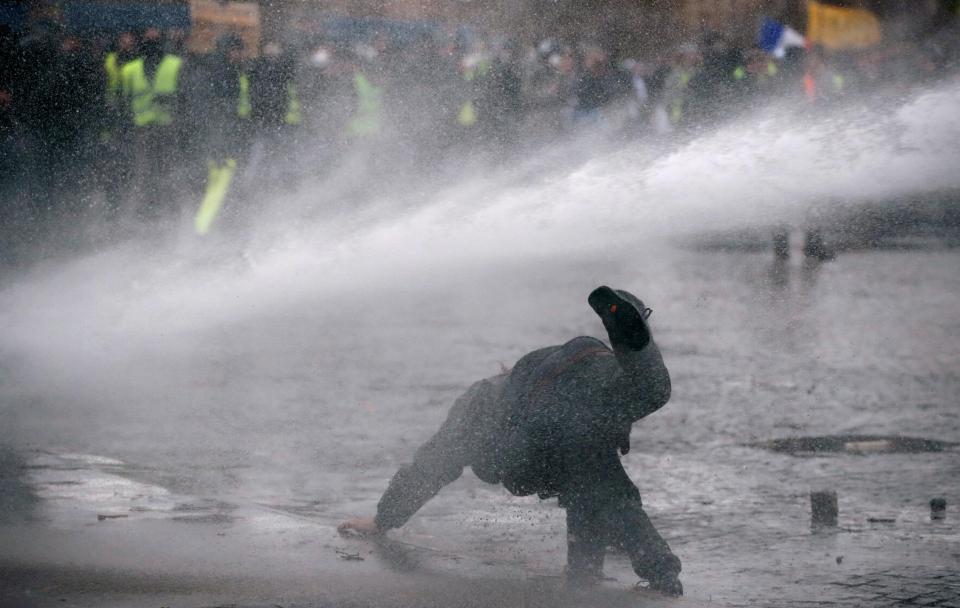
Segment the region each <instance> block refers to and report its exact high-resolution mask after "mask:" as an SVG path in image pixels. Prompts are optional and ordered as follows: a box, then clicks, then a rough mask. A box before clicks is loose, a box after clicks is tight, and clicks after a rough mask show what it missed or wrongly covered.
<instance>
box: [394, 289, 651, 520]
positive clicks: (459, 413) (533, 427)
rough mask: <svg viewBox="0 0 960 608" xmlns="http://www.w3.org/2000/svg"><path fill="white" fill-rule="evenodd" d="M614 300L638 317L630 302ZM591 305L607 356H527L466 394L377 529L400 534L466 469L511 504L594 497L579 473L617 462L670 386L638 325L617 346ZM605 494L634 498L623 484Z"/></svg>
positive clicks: (398, 485)
mask: <svg viewBox="0 0 960 608" xmlns="http://www.w3.org/2000/svg"><path fill="white" fill-rule="evenodd" d="M604 289H608V288H604ZM610 292H611V293H612V290H610ZM595 293H596V292H595ZM617 294H619V296H629V297H630V298H632V299H633V300H634V301H636V303H637V304H638V305H639V310H640V311H643V310H645V309H644V307H643V304H642V303H641V302H640V301H639V300H636V298H635V297H633V296H632V295H630V294H627V293H626V292H617ZM591 305H592V306H594V309H595V310H597V312H598V314H600V315H601V317H602V318H604V324H605V325H607V329H608V331H609V332H610V333H611V340H612V341H614V344H615V350H611V349H610V348H609V347H607V346H606V345H605V344H604V343H603V342H601V341H600V340H597V339H595V338H590V337H585V336H581V337H579V338H575V339H573V340H571V341H570V342H567V343H566V344H564V345H562V346H551V347H548V348H543V349H540V350H536V351H533V352H531V353H529V354H527V355H525V356H524V357H522V358H521V359H520V360H519V361H518V362H517V364H516V365H515V366H514V368H513V369H512V370H511V371H510V372H508V373H504V374H501V375H499V376H495V377H492V378H488V379H485V380H481V381H479V382H477V383H475V384H473V385H472V386H471V387H470V388H469V389H468V390H467V392H466V393H464V394H463V395H462V396H461V397H460V398H459V399H457V401H456V402H455V403H454V406H453V408H452V409H451V411H450V414H449V416H448V417H447V420H446V421H445V422H444V423H443V426H441V428H440V430H439V431H438V432H437V433H436V434H435V435H434V436H433V437H432V438H431V439H430V440H429V441H428V442H427V443H426V444H424V445H423V446H422V447H421V448H420V449H419V450H417V453H416V455H415V457H414V460H413V462H412V463H411V464H409V465H406V466H404V467H402V468H401V469H400V470H399V471H398V472H397V473H396V475H395V476H394V477H393V479H392V480H391V482H390V485H389V487H388V488H387V491H386V492H385V493H384V495H383V497H382V498H381V500H380V503H379V504H378V506H377V516H376V521H377V524H378V525H379V526H380V528H382V529H388V528H397V527H400V526H402V525H403V524H404V523H406V522H407V520H408V519H409V518H410V517H411V516H413V514H414V513H416V512H417V510H418V509H419V508H420V507H421V506H423V504H424V503H426V502H427V501H428V500H429V499H430V498H432V497H433V496H434V495H436V493H437V492H438V491H439V490H440V488H442V487H443V486H445V485H447V484H448V483H450V482H452V481H454V480H455V479H457V478H458V477H459V476H460V474H461V473H462V472H463V469H464V467H467V466H469V467H471V468H472V469H473V471H474V473H475V474H476V475H477V477H479V478H480V479H482V480H483V481H486V482H488V483H503V485H504V487H506V488H507V490H509V491H510V492H511V493H513V494H516V495H528V494H539V495H540V496H541V497H542V498H546V497H550V496H560V499H561V501H563V500H564V498H565V496H566V497H570V496H572V495H575V494H577V493H579V492H581V491H596V488H590V489H587V486H588V485H590V483H591V479H587V478H585V477H589V476H588V475H584V470H585V469H584V468H583V466H582V463H583V462H585V461H597V460H598V455H604V454H606V455H609V454H610V453H611V452H612V453H613V454H615V453H616V450H617V449H619V450H620V451H621V452H622V453H626V452H627V451H628V450H629V436H630V427H631V425H632V424H633V422H635V421H637V420H639V419H640V418H643V417H644V416H647V415H648V414H650V413H652V412H654V411H656V410H658V409H659V408H661V407H662V406H663V405H664V404H665V403H666V402H667V400H668V399H669V398H670V376H669V374H668V372H667V368H666V366H665V365H664V363H663V358H662V357H661V355H660V351H659V349H658V348H657V345H656V344H655V343H654V342H653V340H652V339H650V338H649V330H648V328H646V323H645V321H643V322H641V323H642V325H643V327H642V328H641V330H646V335H647V337H646V339H645V340H643V341H642V343H637V342H636V341H634V342H633V343H632V344H631V345H624V344H622V343H619V344H618V342H622V341H621V340H620V339H619V337H618V336H616V331H615V330H613V331H612V330H611V327H612V325H611V324H610V323H608V320H609V318H608V317H609V316H610V315H609V313H606V312H604V310H605V309H604V306H605V305H603V304H596V303H594V302H593V301H591ZM614 310H615V309H614ZM604 314H607V317H604ZM611 323H612V321H611ZM613 490H614V491H617V492H620V491H626V492H636V489H635V488H634V487H633V486H632V484H631V485H630V487H629V488H616V489H613Z"/></svg>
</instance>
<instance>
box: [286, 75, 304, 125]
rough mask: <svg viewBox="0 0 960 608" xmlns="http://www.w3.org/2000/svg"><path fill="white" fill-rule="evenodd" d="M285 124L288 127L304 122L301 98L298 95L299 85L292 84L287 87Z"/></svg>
mask: <svg viewBox="0 0 960 608" xmlns="http://www.w3.org/2000/svg"><path fill="white" fill-rule="evenodd" d="M283 122H285V123H287V124H288V125H299V124H300V123H301V122H303V112H302V111H301V108H300V97H299V96H298V95H297V85H295V84H293V83H292V82H291V83H290V84H288V85H287V115H286V116H284V117H283Z"/></svg>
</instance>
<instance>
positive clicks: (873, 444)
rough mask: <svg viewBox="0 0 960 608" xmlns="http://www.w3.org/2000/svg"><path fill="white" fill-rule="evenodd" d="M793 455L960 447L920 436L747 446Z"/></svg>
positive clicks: (916, 451) (852, 437)
mask: <svg viewBox="0 0 960 608" xmlns="http://www.w3.org/2000/svg"><path fill="white" fill-rule="evenodd" d="M747 445H748V446H750V447H756V448H763V449H767V450H771V451H774V452H780V453H784V454H790V455H792V456H809V455H814V454H823V453H841V454H857V455H868V454H922V453H930V452H947V451H954V450H956V449H957V447H958V446H960V444H957V443H951V442H949V441H939V440H937V439H925V438H923V437H904V436H901V435H823V436H820V437H787V438H783V439H772V440H770V441H760V442H756V443H749V444H747Z"/></svg>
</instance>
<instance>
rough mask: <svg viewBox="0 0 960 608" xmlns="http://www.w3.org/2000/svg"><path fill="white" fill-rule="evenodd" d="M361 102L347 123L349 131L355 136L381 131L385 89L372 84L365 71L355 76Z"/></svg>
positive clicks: (354, 79) (374, 133) (354, 81)
mask: <svg viewBox="0 0 960 608" xmlns="http://www.w3.org/2000/svg"><path fill="white" fill-rule="evenodd" d="M353 85H354V87H355V88H356V91H357V98H358V100H359V103H358V105H357V112H356V114H354V116H353V118H352V119H351V120H350V124H348V125H347V133H349V134H350V135H353V136H355V137H361V136H365V135H377V134H378V133H380V126H381V122H382V111H383V89H381V88H380V87H377V86H374V85H372V84H370V81H369V80H367V77H366V76H364V74H363V72H357V73H356V75H355V76H354V77H353Z"/></svg>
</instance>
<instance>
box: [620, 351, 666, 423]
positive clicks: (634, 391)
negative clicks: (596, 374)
mask: <svg viewBox="0 0 960 608" xmlns="http://www.w3.org/2000/svg"><path fill="white" fill-rule="evenodd" d="M617 362H618V363H619V364H620V368H621V373H620V374H618V375H617V377H616V378H615V379H614V381H613V382H611V383H610V384H609V385H608V386H607V387H606V390H607V391H608V394H607V396H606V400H607V402H608V403H612V404H615V406H616V408H617V409H618V410H619V411H621V412H623V413H624V414H625V415H626V416H628V417H629V419H630V420H631V421H637V420H639V419H641V418H643V417H645V416H648V415H650V414H652V413H653V412H655V411H657V410H658V409H660V408H661V407H663V406H664V405H665V404H666V403H667V401H669V400H670V373H669V372H668V371H667V366H666V365H664V363H663V357H662V356H661V355H660V349H659V348H657V345H656V343H655V342H654V341H653V340H651V341H650V342H649V343H648V344H647V345H646V346H645V347H644V348H642V349H641V350H637V351H630V352H621V353H617Z"/></svg>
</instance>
